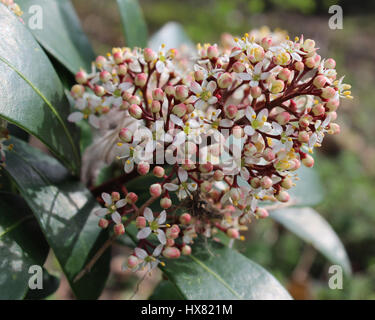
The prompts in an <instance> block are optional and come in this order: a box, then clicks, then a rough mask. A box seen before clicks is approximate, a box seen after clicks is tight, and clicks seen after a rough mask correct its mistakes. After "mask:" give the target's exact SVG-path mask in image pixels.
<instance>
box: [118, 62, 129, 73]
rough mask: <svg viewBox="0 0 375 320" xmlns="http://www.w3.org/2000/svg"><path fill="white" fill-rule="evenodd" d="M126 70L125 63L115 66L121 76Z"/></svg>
mask: <svg viewBox="0 0 375 320" xmlns="http://www.w3.org/2000/svg"><path fill="white" fill-rule="evenodd" d="M127 72H128V67H127V65H126V64H124V63H123V64H119V65H118V67H117V73H118V74H119V75H121V76H124V75H126V73H127Z"/></svg>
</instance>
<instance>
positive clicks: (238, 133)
mask: <svg viewBox="0 0 375 320" xmlns="http://www.w3.org/2000/svg"><path fill="white" fill-rule="evenodd" d="M232 133H233V136H234V137H235V138H236V139H240V138H241V137H243V135H244V131H243V129H242V128H241V127H240V126H234V127H233V128H232Z"/></svg>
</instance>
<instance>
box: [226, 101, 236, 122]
mask: <svg viewBox="0 0 375 320" xmlns="http://www.w3.org/2000/svg"><path fill="white" fill-rule="evenodd" d="M237 112H238V108H237V106H235V105H234V104H230V105H229V106H226V107H225V115H226V116H227V117H228V118H229V119H234V118H235V117H236V115H237Z"/></svg>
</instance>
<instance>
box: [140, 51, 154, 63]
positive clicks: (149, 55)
mask: <svg viewBox="0 0 375 320" xmlns="http://www.w3.org/2000/svg"><path fill="white" fill-rule="evenodd" d="M143 56H144V57H145V61H146V62H152V61H154V60H155V59H156V53H155V52H154V50H152V49H151V48H145V49H144V50H143Z"/></svg>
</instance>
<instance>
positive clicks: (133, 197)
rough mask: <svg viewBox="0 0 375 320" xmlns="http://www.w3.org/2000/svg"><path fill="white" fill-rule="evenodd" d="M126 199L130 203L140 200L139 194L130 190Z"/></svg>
mask: <svg viewBox="0 0 375 320" xmlns="http://www.w3.org/2000/svg"><path fill="white" fill-rule="evenodd" d="M125 200H126V202H127V203H129V204H134V203H136V202H137V200H138V196H137V195H136V194H135V193H134V192H129V193H128V194H127V195H126V197H125Z"/></svg>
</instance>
